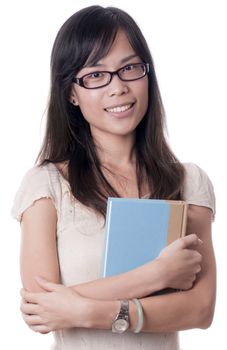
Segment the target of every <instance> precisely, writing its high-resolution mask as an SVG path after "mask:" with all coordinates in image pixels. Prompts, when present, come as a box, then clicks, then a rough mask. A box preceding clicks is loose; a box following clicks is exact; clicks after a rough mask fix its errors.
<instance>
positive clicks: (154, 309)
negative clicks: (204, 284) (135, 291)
mask: <svg viewBox="0 0 227 350" xmlns="http://www.w3.org/2000/svg"><path fill="white" fill-rule="evenodd" d="M140 302H141V304H142V306H143V312H144V327H143V329H142V332H156V333H166V332H175V331H180V330H186V329H191V328H207V327H209V325H210V323H211V321H212V315H213V309H212V306H211V305H209V304H206V299H205V300H204V298H198V295H196V293H194V291H192V290H191V291H186V292H176V293H172V294H166V295H161V296H152V297H147V298H143V299H140ZM117 311H119V306H118V305H116V301H112V302H111V301H103V302H102V301H99V300H98V301H93V302H92V305H91V307H90V317H89V323H88V324H87V325H86V327H88V328H100V329H110V328H111V324H112V321H113V318H114V315H115V314H116V313H117ZM129 319H130V328H129V331H133V330H134V329H135V328H136V323H137V309H136V306H135V305H134V303H132V302H131V301H130V302H129Z"/></svg>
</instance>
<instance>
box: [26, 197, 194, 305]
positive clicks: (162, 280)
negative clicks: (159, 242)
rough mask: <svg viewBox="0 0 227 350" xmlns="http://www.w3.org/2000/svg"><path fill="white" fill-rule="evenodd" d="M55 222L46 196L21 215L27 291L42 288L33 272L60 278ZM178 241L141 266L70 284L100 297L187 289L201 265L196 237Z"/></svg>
mask: <svg viewBox="0 0 227 350" xmlns="http://www.w3.org/2000/svg"><path fill="white" fill-rule="evenodd" d="M56 222H57V214H56V209H55V207H54V205H53V203H52V201H51V199H47V198H42V199H40V200H37V201H36V202H35V203H34V205H33V206H32V207H30V208H29V209H27V210H26V211H25V212H24V214H23V216H22V223H21V229H22V240H21V277H22V282H23V286H24V288H25V289H27V290H29V291H33V292H38V291H41V290H42V289H41V288H40V286H39V285H38V284H37V282H36V280H35V276H43V277H44V278H46V279H47V280H49V281H52V282H58V281H59V266H58V258H57V248H56ZM180 243H181V242H180ZM180 243H179V242H175V243H174V244H172V245H171V247H169V248H167V250H166V251H165V256H160V257H159V258H158V259H156V260H154V261H152V262H150V263H147V264H145V265H144V266H142V267H138V268H137V269H134V270H132V271H129V272H127V273H123V274H120V275H117V276H113V277H109V278H103V279H99V280H95V281H92V282H88V283H84V284H80V285H76V286H73V287H72V288H73V289H74V290H75V291H77V292H78V293H79V294H81V295H83V296H85V297H87V298H92V299H99V300H100V299H101V300H117V299H121V298H128V299H130V298H134V297H137V298H142V297H144V296H147V295H150V294H152V293H154V292H156V291H159V290H162V289H165V288H167V287H169V288H176V289H178V288H180V289H188V288H189V287H190V286H191V285H190V283H192V280H193V278H194V276H195V274H196V273H197V272H198V268H200V260H199V257H198V253H196V252H195V251H193V250H191V249H188V248H189V247H195V248H196V247H197V245H198V239H197V237H196V236H195V235H194V237H193V235H191V237H189V236H188V237H185V238H184V246H181V244H180ZM163 255H164V254H163Z"/></svg>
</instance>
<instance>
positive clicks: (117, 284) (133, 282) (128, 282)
mask: <svg viewBox="0 0 227 350" xmlns="http://www.w3.org/2000/svg"><path fill="white" fill-rule="evenodd" d="M163 274H164V272H163V267H162V263H161V262H160V261H159V259H155V260H154V261H152V263H149V264H146V265H143V266H141V267H138V268H136V269H134V270H131V271H129V272H127V273H123V274H120V275H117V276H112V277H107V278H101V279H98V280H94V281H91V282H88V283H83V284H78V285H74V286H72V287H71V288H73V289H74V290H75V291H77V292H78V293H80V294H81V295H83V296H84V297H87V298H92V299H97V300H117V299H122V298H127V299H132V298H142V297H145V296H147V295H150V294H152V293H154V292H156V291H159V290H161V289H164V288H165V287H166V285H165V282H164V276H163Z"/></svg>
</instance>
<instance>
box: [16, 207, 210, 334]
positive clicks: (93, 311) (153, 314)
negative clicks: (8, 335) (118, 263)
mask: <svg viewBox="0 0 227 350" xmlns="http://www.w3.org/2000/svg"><path fill="white" fill-rule="evenodd" d="M188 229H189V230H190V231H196V232H198V234H199V236H200V238H201V239H202V240H203V242H204V243H203V245H202V246H201V247H200V251H201V253H202V255H203V262H202V270H201V272H200V274H199V277H198V279H197V281H196V283H195V284H194V287H193V288H192V289H191V290H189V291H185V292H178V293H173V294H168V295H162V296H153V297H147V298H143V299H141V303H142V305H143V309H144V315H145V323H144V328H143V331H145V332H170V331H176V330H181V329H189V328H197V327H199V328H206V327H208V326H209V325H210V323H211V321H212V317H213V312H214V304H215V283H216V281H215V279H216V278H215V259H214V253H213V248H212V240H211V211H210V210H209V209H207V208H204V207H198V206H191V208H190V211H189V224H188ZM41 286H42V287H43V289H45V290H48V291H49V292H50V293H38V294H36V293H29V292H26V291H22V297H23V298H24V299H25V300H26V301H28V302H29V303H31V304H26V303H23V304H22V308H21V310H22V312H23V314H24V319H25V321H26V322H27V324H28V325H29V326H30V327H31V328H32V329H34V330H36V331H40V332H41V333H46V332H48V331H50V330H54V329H59V328H63V327H66V328H67V327H88V328H101V329H110V328H111V323H112V320H113V317H114V315H115V314H116V312H117V311H118V308H119V302H118V301H116V300H115V301H107V300H94V299H91V298H84V297H82V296H81V295H79V294H78V293H77V292H75V291H73V290H72V289H71V288H67V287H64V286H61V285H55V284H51V283H46V282H45V283H41ZM66 294H67V296H68V297H65V296H66ZM69 294H70V296H69ZM136 318H137V311H136V310H135V306H134V304H133V303H132V302H130V323H131V328H130V329H131V330H133V329H134V328H135V324H136Z"/></svg>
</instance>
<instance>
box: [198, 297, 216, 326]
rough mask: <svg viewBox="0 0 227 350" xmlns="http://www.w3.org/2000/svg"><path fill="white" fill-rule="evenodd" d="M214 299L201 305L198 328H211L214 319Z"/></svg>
mask: <svg viewBox="0 0 227 350" xmlns="http://www.w3.org/2000/svg"><path fill="white" fill-rule="evenodd" d="M214 309H215V298H210V299H209V300H207V301H203V302H202V303H201V308H200V312H199V323H200V324H199V328H201V329H207V328H209V327H210V326H211V324H212V322H213V318H214Z"/></svg>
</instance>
